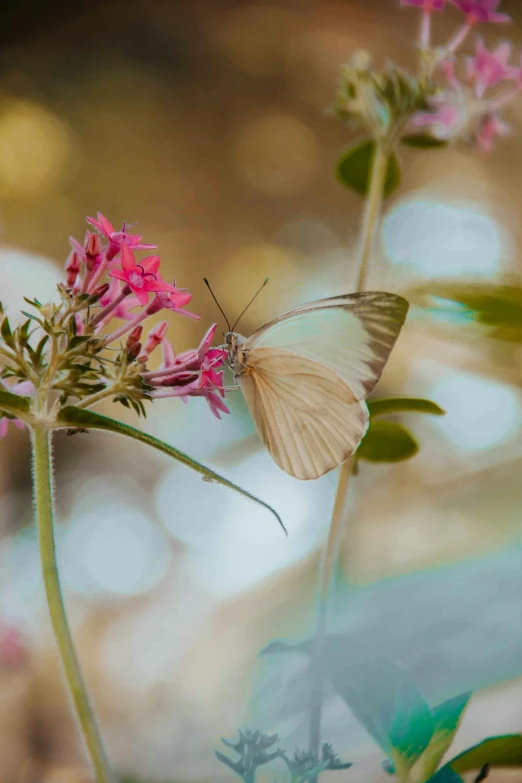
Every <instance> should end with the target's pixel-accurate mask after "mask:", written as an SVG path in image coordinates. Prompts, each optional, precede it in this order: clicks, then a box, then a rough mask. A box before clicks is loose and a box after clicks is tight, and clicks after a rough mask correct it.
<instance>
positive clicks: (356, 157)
mask: <svg viewBox="0 0 522 783" xmlns="http://www.w3.org/2000/svg"><path fill="white" fill-rule="evenodd" d="M374 153H375V142H374V141H372V140H371V139H370V140H367V141H363V142H361V143H360V144H357V145H356V146H355V147H351V148H350V149H349V150H348V151H347V152H345V153H344V155H342V157H341V158H340V159H339V161H338V162H337V169H336V172H337V179H338V180H339V182H341V184H342V185H345V186H346V187H347V188H351V189H352V190H355V191H356V192H357V193H360V195H361V196H366V195H367V194H368V189H369V187H370V174H371V167H372V162H373V156H374ZM400 180H401V170H400V166H399V161H398V160H397V156H396V155H393V154H392V155H390V157H389V160H388V170H387V172H386V180H385V182H384V198H388V196H390V195H391V194H392V193H393V191H394V190H395V189H396V188H397V187H398V186H399V184H400Z"/></svg>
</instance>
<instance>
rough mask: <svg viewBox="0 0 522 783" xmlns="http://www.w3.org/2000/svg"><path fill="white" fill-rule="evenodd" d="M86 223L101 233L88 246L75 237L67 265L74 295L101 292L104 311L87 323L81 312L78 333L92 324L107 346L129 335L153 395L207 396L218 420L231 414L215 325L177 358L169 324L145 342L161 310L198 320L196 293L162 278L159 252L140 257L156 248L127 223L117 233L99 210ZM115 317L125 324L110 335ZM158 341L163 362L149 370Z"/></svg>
mask: <svg viewBox="0 0 522 783" xmlns="http://www.w3.org/2000/svg"><path fill="white" fill-rule="evenodd" d="M87 222H88V223H89V224H90V225H91V226H93V227H94V229H96V232H97V233H93V232H91V231H87V233H86V235H85V240H84V243H83V245H82V244H81V243H80V242H78V241H77V240H76V239H74V238H71V239H70V242H71V246H72V252H71V254H70V255H69V258H68V259H67V262H66V264H65V270H66V285H67V288H68V289H69V290H70V291H71V293H72V294H73V295H78V294H88V295H96V296H97V297H98V304H99V306H100V310H99V311H98V312H97V313H96V314H95V316H94V318H92V319H91V320H90V321H88V322H87V321H85V320H84V318H83V315H80V314H79V315H77V317H76V333H77V334H83V333H84V332H85V330H86V328H87V327H89V328H94V333H95V334H100V333H102V330H103V332H104V333H103V337H104V340H105V344H106V345H107V346H109V345H112V344H114V343H115V342H118V341H121V339H122V338H124V337H125V338H126V342H125V349H126V351H127V352H128V353H129V354H131V355H132V356H133V357H134V358H135V359H136V360H137V361H138V362H140V363H141V364H142V365H143V372H142V377H143V378H144V380H146V382H147V384H148V385H149V386H150V387H152V388H153V391H152V396H153V398H157V397H181V398H182V400H183V401H186V400H187V398H188V397H189V396H193V397H204V398H205V399H206V400H207V402H208V404H209V406H210V409H211V411H212V412H213V413H214V415H216V416H217V417H218V418H219V412H220V411H221V412H223V413H228V412H229V411H228V408H227V407H226V405H225V404H224V403H223V402H222V399H221V398H222V397H224V388H223V372H217V368H218V367H221V366H222V365H223V363H224V361H225V359H226V351H225V350H224V349H220V348H211V342H212V338H213V335H214V332H215V329H216V325H215V324H214V325H213V326H212V327H211V328H210V329H209V330H208V332H207V334H206V335H205V337H204V338H203V341H202V342H201V345H200V346H199V348H198V349H197V350H196V351H189V352H187V353H184V354H180V355H179V356H178V357H176V356H175V354H174V350H173V348H172V346H171V344H170V343H169V342H168V340H167V339H166V336H165V335H166V332H167V328H168V324H167V323H166V322H163V323H161V324H159V325H158V326H155V327H154V328H153V329H151V330H150V332H149V333H148V335H147V336H146V338H145V341H144V344H143V345H142V335H143V328H144V326H143V322H144V321H146V320H147V318H149V317H150V316H152V315H155V314H156V313H158V312H160V311H162V310H170V311H172V312H175V313H178V314H179V315H184V316H187V317H189V318H196V319H198V318H199V316H197V315H194V314H193V313H190V312H187V311H186V310H184V309H183V308H184V307H185V306H186V305H187V304H188V303H189V302H190V300H191V299H192V295H191V294H190V293H188V291H186V290H185V289H181V288H178V287H177V286H176V284H175V281H174V282H173V283H168V282H166V281H165V280H163V279H162V277H161V275H160V271H159V268H160V256H159V255H147V256H146V257H145V258H142V259H141V260H137V258H136V255H135V254H136V252H137V251H140V250H142V251H149V250H154V249H156V247H157V246H156V245H150V244H145V243H143V242H142V237H141V235H140V234H130V233H129V230H128V228H129V227H128V226H127V224H126V223H124V224H123V226H122V228H121V230H120V231H115V230H114V227H113V225H112V224H111V223H109V221H108V220H107V218H105V217H104V216H103V215H102V214H100V213H98V216H97V218H87ZM100 235H101V237H100ZM106 278H108V279H106ZM131 311H135V312H131ZM114 318H118V319H121V320H123V321H124V322H125V323H124V324H123V325H122V326H120V327H118V328H116V329H114V330H113V331H112V332H111V331H110V330H109V333H108V334H105V332H106V330H107V327H109V325H110V324H111V322H112V320H113V319H114ZM100 336H102V335H101V334H100ZM159 345H161V346H162V349H163V365H162V367H161V368H160V370H158V371H155V372H150V371H147V368H146V363H147V361H148V359H149V356H150V354H151V353H152V352H153V351H154V349H155V348H156V347H158V346H159Z"/></svg>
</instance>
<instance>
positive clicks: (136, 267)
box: [109, 244, 178, 305]
mask: <svg viewBox="0 0 522 783" xmlns="http://www.w3.org/2000/svg"><path fill="white" fill-rule="evenodd" d="M159 265H160V257H159V256H147V258H143V259H142V260H141V261H140V262H139V263H136V259H135V258H134V253H133V252H132V250H131V249H130V248H129V247H128V245H126V244H123V245H122V246H121V269H120V268H116V269H111V271H110V272H109V277H115V278H117V279H118V280H122V281H123V282H124V283H126V284H127V285H128V286H129V288H130V289H131V291H132V292H133V294H135V295H136V296H137V298H138V301H139V303H140V305H145V304H147V302H148V301H149V294H150V293H156V292H157V291H165V292H170V293H171V294H176V293H177V292H178V291H177V289H176V288H175V287H174V286H172V285H170V283H165V282H164V281H163V280H162V279H161V277H160V276H159V274H158V269H159Z"/></svg>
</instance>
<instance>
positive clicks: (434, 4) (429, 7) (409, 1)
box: [401, 0, 446, 14]
mask: <svg viewBox="0 0 522 783" xmlns="http://www.w3.org/2000/svg"><path fill="white" fill-rule="evenodd" d="M401 5H409V6H414V7H416V8H421V9H422V10H423V11H424V12H425V13H427V14H431V13H432V12H433V11H443V10H444V6H445V5H446V0H401Z"/></svg>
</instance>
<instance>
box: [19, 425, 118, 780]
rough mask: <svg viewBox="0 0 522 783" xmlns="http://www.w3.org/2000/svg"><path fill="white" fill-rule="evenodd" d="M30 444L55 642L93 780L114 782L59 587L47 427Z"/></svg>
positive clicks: (39, 534) (41, 551) (41, 548)
mask: <svg viewBox="0 0 522 783" xmlns="http://www.w3.org/2000/svg"><path fill="white" fill-rule="evenodd" d="M32 447H33V484H34V499H35V506H36V518H37V524H38V536H39V543H40V557H41V563H42V571H43V579H44V584H45V592H46V595H47V604H48V607H49V614H50V616H51V623H52V626H53V631H54V635H55V639H56V644H57V647H58V652H59V654H60V658H61V661H62V664H63V668H64V672H65V677H66V680H67V685H68V687H69V693H70V695H71V698H72V701H73V704H74V707H75V710H76V716H77V718H78V722H79V724H80V728H81V731H82V734H83V738H84V740H85V744H86V746H87V750H88V752H89V756H90V759H91V763H92V767H93V770H94V772H95V774H96V783H116V778H115V776H114V774H113V772H112V771H111V768H110V765H109V762H108V760H107V756H106V755H105V750H104V747H103V742H102V739H101V735H100V732H99V729H98V725H97V723H96V719H95V717H94V713H93V710H92V707H91V704H90V701H89V696H88V694H87V690H86V687H85V683H84V680H83V676H82V672H81V669H80V665H79V663H78V658H77V657H76V652H75V649H74V645H73V642H72V638H71V634H70V631H69V626H68V623H67V616H66V613H65V606H64V603H63V597H62V592H61V588H60V580H59V576H58V566H57V562H56V548H55V540H54V527H53V487H52V460H51V439H50V433H49V431H48V430H47V429H45V428H44V427H40V426H38V427H34V429H33V431H32Z"/></svg>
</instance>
